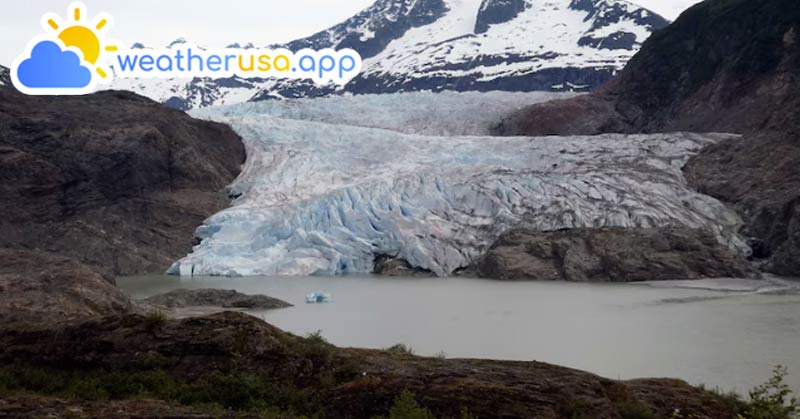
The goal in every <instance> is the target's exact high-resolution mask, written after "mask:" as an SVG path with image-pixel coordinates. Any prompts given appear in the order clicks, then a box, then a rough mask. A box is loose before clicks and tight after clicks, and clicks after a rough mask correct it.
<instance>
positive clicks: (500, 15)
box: [475, 0, 528, 33]
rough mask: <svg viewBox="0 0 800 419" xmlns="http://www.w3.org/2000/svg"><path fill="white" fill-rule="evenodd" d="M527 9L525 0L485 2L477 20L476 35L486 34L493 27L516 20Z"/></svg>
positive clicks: (493, 0)
mask: <svg viewBox="0 0 800 419" xmlns="http://www.w3.org/2000/svg"><path fill="white" fill-rule="evenodd" d="M527 7H528V2H526V1H525V0H483V2H481V7H480V9H478V17H477V18H476V19H475V33H484V32H486V31H487V30H489V26H491V25H494V24H496V23H503V22H508V21H509V20H511V19H514V18H515V17H517V15H518V14H520V13H522V12H523V11H524V10H525V8H527Z"/></svg>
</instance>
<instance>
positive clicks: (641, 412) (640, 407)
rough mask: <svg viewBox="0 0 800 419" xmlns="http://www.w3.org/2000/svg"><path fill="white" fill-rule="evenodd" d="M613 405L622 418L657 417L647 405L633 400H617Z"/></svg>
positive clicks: (641, 418) (645, 418) (647, 418)
mask: <svg viewBox="0 0 800 419" xmlns="http://www.w3.org/2000/svg"><path fill="white" fill-rule="evenodd" d="M614 407H616V409H617V413H619V415H620V417H622V419H658V416H656V414H655V413H653V411H652V410H651V409H650V408H649V407H648V406H647V405H645V404H643V403H641V402H638V401H635V400H628V401H623V402H617V403H616V404H615V406H614Z"/></svg>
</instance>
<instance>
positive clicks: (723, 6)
mask: <svg viewBox="0 0 800 419" xmlns="http://www.w3.org/2000/svg"><path fill="white" fill-rule="evenodd" d="M798 75H800V8H798V7H797V4H796V2H795V1H794V0H762V1H749V0H708V1H706V2H704V3H701V4H698V5H696V6H694V7H692V8H691V9H689V10H688V11H686V12H685V13H684V14H683V15H681V17H680V18H679V19H678V20H677V21H676V22H675V23H673V24H672V25H670V26H669V27H668V28H667V29H665V30H663V31H660V32H658V33H657V34H655V35H654V36H652V37H651V38H650V39H649V40H648V41H647V42H646V43H645V45H644V46H643V48H642V50H641V51H640V52H639V53H638V54H637V55H636V56H635V57H634V58H633V59H632V60H631V61H630V63H629V64H628V66H627V67H626V68H625V70H623V71H622V73H621V74H620V76H619V77H618V78H617V79H615V80H613V81H612V82H610V83H608V84H607V85H606V86H603V87H602V88H600V89H598V90H597V91H596V92H595V93H593V94H591V95H587V96H582V97H577V98H572V99H568V100H565V101H559V102H552V103H547V104H536V105H533V106H531V107H529V108H527V109H524V110H522V111H519V112H516V113H515V114H513V115H512V116H510V117H508V118H506V119H505V120H504V121H502V123H500V124H499V125H498V126H497V129H496V131H498V132H499V133H502V134H509V135H521V134H524V135H547V134H556V135H558V134H561V135H565V134H597V133H608V132H626V133H635V132H655V131H675V130H692V131H728V132H738V133H742V134H744V136H743V137H741V138H738V139H731V140H728V141H726V142H723V143H720V144H717V145H714V146H710V147H708V148H707V149H706V150H704V151H703V152H702V153H701V154H700V155H699V156H697V157H696V158H693V159H692V160H690V162H689V164H688V165H687V166H686V168H685V171H686V175H687V177H688V178H689V180H690V181H691V182H692V183H693V184H694V185H695V186H696V187H697V188H698V189H699V190H700V191H702V192H704V193H707V194H710V195H712V196H715V197H718V198H719V199H721V200H723V201H725V202H728V203H730V204H731V205H732V206H733V207H734V208H736V209H737V210H738V211H739V213H740V214H741V215H742V217H743V218H744V219H745V222H746V224H745V226H744V229H743V233H744V234H745V235H747V236H749V237H750V240H751V244H752V245H753V250H754V256H755V257H756V258H759V259H762V260H764V262H765V266H764V267H765V268H766V269H767V270H769V271H771V272H775V273H778V274H784V275H800V167H798V165H797V161H799V160H800V117H798V109H800V79H799V78H798Z"/></svg>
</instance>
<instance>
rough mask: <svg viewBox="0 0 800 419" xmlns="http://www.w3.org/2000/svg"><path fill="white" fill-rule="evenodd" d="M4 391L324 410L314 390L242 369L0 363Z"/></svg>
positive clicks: (290, 411) (211, 406)
mask: <svg viewBox="0 0 800 419" xmlns="http://www.w3.org/2000/svg"><path fill="white" fill-rule="evenodd" d="M0 393H5V394H38V395H45V396H53V397H59V398H64V399H71V400H89V401H108V400H132V399H155V400H163V401H168V402H175V403H179V404H182V405H185V406H190V407H195V408H198V409H201V410H204V411H209V410H211V411H217V410H220V409H230V410H235V411H243V412H253V413H264V414H265V415H266V414H267V413H270V412H271V413H270V414H272V413H276V414H277V413H280V414H281V415H282V417H296V416H294V414H295V412H300V413H307V414H311V415H316V414H319V413H320V412H321V410H322V409H321V405H320V404H319V402H318V398H317V397H316V394H314V393H312V392H310V391H307V390H301V389H297V388H295V387H293V386H291V385H286V384H281V385H278V384H277V383H272V382H270V381H268V380H266V379H264V378H262V377H260V376H257V375H255V374H250V373H247V372H241V371H231V372H226V373H222V372H215V373H212V374H208V375H206V376H203V377H201V378H199V379H197V380H194V381H191V382H188V381H181V380H178V379H176V378H175V377H173V376H171V375H169V374H167V373H166V372H164V371H162V370H158V369H154V370H148V371H104V370H100V371H93V372H89V373H74V372H64V371H57V370H50V369H45V368H22V367H4V368H0ZM287 415H289V416H287ZM267 417H269V416H267Z"/></svg>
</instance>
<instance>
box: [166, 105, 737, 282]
mask: <svg viewBox="0 0 800 419" xmlns="http://www.w3.org/2000/svg"><path fill="white" fill-rule="evenodd" d="M549 98H552V95H543V94H541V93H538V94H528V95H520V94H508V93H489V94H480V93H467V94H459V93H445V94H429V93H412V94H401V95H382V96H354V97H343V98H327V99H309V100H302V101H289V102H270V103H260V104H246V105H236V106H232V107H228V108H217V109H215V108H209V109H205V110H202V111H197V112H196V113H195V114H196V115H198V116H202V117H206V118H210V119H215V120H219V121H222V122H226V123H229V124H231V126H233V128H234V129H235V130H236V131H237V132H238V133H239V134H240V135H241V136H242V137H243V139H244V141H245V144H246V147H247V152H248V159H247V163H246V164H245V167H244V169H243V172H242V174H241V175H240V176H239V178H238V179H237V180H236V182H235V183H234V184H233V185H231V189H232V190H233V192H235V193H237V194H241V195H240V196H239V198H237V199H236V201H235V202H234V204H233V206H232V207H231V208H229V209H226V210H224V211H221V212H219V213H217V214H215V215H213V216H212V217H210V218H209V219H208V220H206V222H205V224H204V225H203V226H201V227H200V228H198V231H197V235H198V237H200V238H201V239H202V241H201V243H200V244H199V245H198V246H196V247H195V249H194V251H193V252H192V253H191V254H190V255H188V256H186V257H185V258H183V259H181V260H179V261H178V262H176V263H175V264H174V265H173V266H172V267H171V268H170V270H169V273H173V274H181V275H308V274H315V273H325V274H339V273H349V272H370V271H371V270H372V268H373V261H374V255H376V254H385V255H391V256H397V257H400V258H403V259H405V260H407V261H408V262H409V263H410V264H411V265H413V266H415V267H419V268H423V269H428V270H431V271H432V272H434V273H436V274H437V275H441V276H444V275H448V274H451V273H452V272H453V271H454V270H456V269H458V268H460V267H464V266H467V265H468V264H470V262H472V261H474V260H475V258H477V257H478V256H479V255H481V254H482V252H484V251H485V250H486V248H487V247H488V246H490V245H491V244H492V242H493V241H494V240H495V239H496V238H497V237H498V236H499V235H500V234H501V233H502V232H503V231H505V230H507V229H509V228H512V227H526V228H533V229H538V230H553V229H560V228H570V227H600V226H624V227H654V226H663V225H668V224H681V225H687V226H690V227H704V228H708V229H710V230H712V231H714V232H716V234H717V236H718V238H719V240H720V241H722V242H724V243H726V244H728V245H730V246H731V247H733V248H736V249H740V250H742V251H744V250H745V249H746V246H745V245H744V243H743V242H742V241H741V240H740V239H739V238H738V237H737V236H736V234H735V232H736V230H737V228H738V225H739V224H740V220H739V218H738V217H737V216H736V215H735V214H734V213H733V212H732V211H730V210H728V209H727V208H725V206H724V205H722V204H721V203H720V202H718V201H717V200H715V199H713V198H711V197H708V196H705V195H701V194H698V193H696V192H694V191H693V190H691V189H690V188H689V187H688V186H687V184H686V181H685V179H684V178H683V175H682V173H681V167H682V166H683V165H684V163H685V162H686V160H687V159H688V158H689V157H690V156H691V155H693V154H695V153H697V152H698V151H699V150H700V149H701V148H702V147H704V146H706V145H708V144H711V143H714V142H716V141H719V140H721V139H722V138H725V136H724V135H719V134H717V135H699V134H689V133H675V134H655V135H627V136H626V135H601V136H575V137H534V138H527V137H491V136H487V135H485V132H486V127H487V126H488V124H489V123H490V121H493V120H496V119H497V118H499V116H500V115H502V114H504V113H506V112H507V111H508V110H509V108H513V107H515V106H521V105H522V104H523V103H526V104H527V103H531V102H535V101H541V100H546V99H549ZM453 133H456V134H459V135H453ZM432 134H436V135H432ZM467 134H471V135H467ZM478 134H484V135H478Z"/></svg>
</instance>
